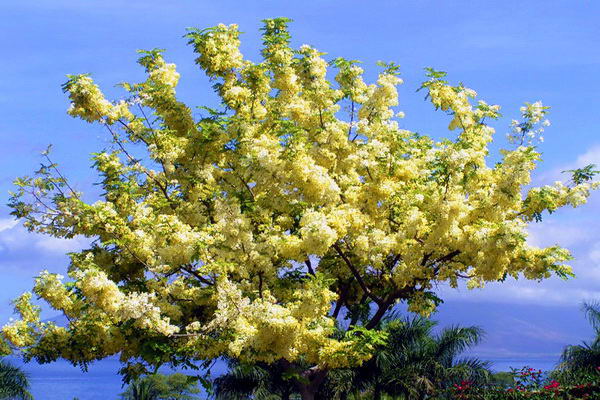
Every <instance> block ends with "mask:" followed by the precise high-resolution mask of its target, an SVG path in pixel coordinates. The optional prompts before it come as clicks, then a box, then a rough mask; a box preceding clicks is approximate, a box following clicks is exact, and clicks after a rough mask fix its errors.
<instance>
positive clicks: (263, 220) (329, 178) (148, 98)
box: [2, 18, 596, 396]
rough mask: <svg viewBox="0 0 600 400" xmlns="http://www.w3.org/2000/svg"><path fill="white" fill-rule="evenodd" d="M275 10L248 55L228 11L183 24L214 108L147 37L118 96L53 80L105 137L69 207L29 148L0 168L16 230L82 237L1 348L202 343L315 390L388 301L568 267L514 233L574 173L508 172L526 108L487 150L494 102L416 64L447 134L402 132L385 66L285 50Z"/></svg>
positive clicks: (370, 342) (528, 131) (174, 354)
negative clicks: (43, 316)
mask: <svg viewBox="0 0 600 400" xmlns="http://www.w3.org/2000/svg"><path fill="white" fill-rule="evenodd" d="M288 22H289V20H288V19H285V18H278V19H269V20H265V21H264V27H263V28H262V35H263V48H262V53H261V55H262V59H261V61H260V62H252V61H249V60H248V59H246V58H244V56H243V55H242V53H241V52H240V49H239V45H240V40H239V35H240V33H239V31H238V27H237V26H236V25H229V26H225V25H218V26H216V27H213V28H209V29H204V30H197V29H190V30H189V31H188V33H187V39H188V40H189V44H190V45H191V47H192V48H193V50H194V52H195V54H196V56H197V58H196V59H195V62H196V64H197V65H198V66H199V67H200V69H201V70H202V71H204V72H205V73H206V75H207V76H208V77H209V78H210V79H211V80H212V81H213V82H214V86H213V87H214V91H215V93H216V94H217V95H218V96H219V98H220V100H221V105H222V106H221V107H220V108H218V109H211V108H207V107H201V108H200V111H195V110H193V109H192V108H191V107H190V106H188V105H186V104H184V103H183V102H181V101H180V100H178V98H177V96H176V86H177V84H178V81H179V74H178V73H177V71H176V68H175V65H174V64H171V63H168V62H167V61H166V60H165V59H164V57H163V51H162V50H157V49H155V50H150V51H141V52H140V54H141V56H140V58H139V64H140V65H141V66H142V67H143V68H144V69H145V71H146V73H147V79H146V80H145V81H143V82H139V83H123V84H122V85H121V86H122V88H123V89H124V91H125V96H124V98H123V99H121V100H118V101H109V100H107V99H106V98H105V97H104V95H103V93H102V92H101V90H100V88H99V87H98V86H97V85H96V84H95V83H94V82H93V80H92V78H91V77H90V76H89V75H85V74H84V75H72V76H69V80H68V81H67V83H65V85H64V90H65V92H66V93H67V94H68V96H69V99H70V101H71V106H70V108H69V110H68V113H69V114H70V115H71V116H73V117H77V118H81V119H83V120H84V121H87V122H90V123H96V124H101V125H103V126H104V127H105V128H106V131H107V133H108V135H109V137H110V138H111V140H112V145H111V147H109V148H107V149H104V150H102V151H99V152H98V153H95V154H93V167H94V168H95V169H96V170H97V172H98V174H99V176H100V182H99V184H100V185H101V188H102V189H103V194H102V196H101V199H99V200H98V201H96V202H94V203H90V202H86V201H85V200H84V196H83V194H82V193H79V192H77V191H75V190H74V189H73V186H72V185H71V184H70V183H69V181H68V180H67V179H66V178H65V177H66V173H64V172H63V171H60V169H59V168H58V166H57V165H56V164H55V163H54V162H53V161H51V159H50V156H49V154H48V153H44V155H45V157H46V159H47V162H45V163H44V165H42V167H41V168H40V170H39V171H37V173H36V174H35V175H34V176H31V177H23V178H20V179H18V180H17V181H16V186H17V189H16V191H15V193H14V194H13V196H12V198H11V201H10V205H11V207H12V208H13V210H14V211H13V214H14V215H15V216H16V217H18V218H22V219H23V220H24V221H25V226H26V227H27V228H29V229H30V230H32V231H35V232H41V233H45V234H48V235H52V236H54V237H58V238H72V237H75V236H80V237H86V238H89V239H90V242H91V244H90V246H89V248H87V249H85V250H82V251H77V252H73V253H70V255H69V256H70V260H71V261H70V265H69V269H68V271H69V272H68V275H69V278H68V279H67V280H63V277H62V276H59V275H57V274H54V273H50V272H47V271H44V272H42V273H41V274H40V275H39V276H38V277H37V278H36V280H35V286H34V288H33V293H35V295H37V296H38V297H40V298H42V299H43V300H45V301H46V302H47V303H49V305H50V306H51V307H53V308H54V309H56V310H59V311H61V312H62V313H64V314H65V315H66V316H67V317H68V320H69V323H68V325H67V326H58V325H56V324H54V323H51V322H41V321H40V318H39V315H40V309H39V307H38V306H36V305H33V303H32V302H31V299H32V296H33V294H32V293H25V294H23V295H22V296H21V297H20V298H19V299H17V300H16V301H15V306H16V310H17V312H18V313H19V314H20V318H19V319H18V320H16V321H14V322H13V323H11V324H9V325H6V326H5V327H4V328H3V331H2V332H3V337H4V338H5V339H6V340H7V341H8V342H10V343H11V344H12V345H13V346H17V347H19V348H21V349H23V350H24V352H25V353H24V354H25V355H26V356H27V357H29V358H35V359H37V360H39V361H41V362H49V361H52V360H55V359H57V358H59V357H62V358H65V359H67V360H71V361H72V362H74V363H78V364H81V365H84V366H85V365H86V364H87V363H89V362H91V361H93V360H97V359H101V358H104V357H107V356H110V355H114V354H120V357H121V360H122V361H123V363H125V366H124V368H123V373H125V374H126V375H135V374H137V373H141V372H144V371H146V369H147V367H149V366H155V365H159V364H162V363H174V364H179V363H185V364H188V363H193V362H194V361H196V360H209V359H214V358H215V357H218V356H221V355H227V356H230V357H233V358H236V359H239V360H242V361H246V362H250V363H253V362H264V363H273V362H284V363H285V364H286V365H288V366H289V368H290V370H294V366H295V365H300V364H302V365H310V366H311V367H310V368H309V369H308V370H306V371H303V372H302V374H303V377H304V378H303V380H299V382H311V384H312V382H314V383H315V385H318V382H319V381H320V378H318V377H319V376H322V372H323V371H326V370H327V369H330V368H338V367H344V366H349V365H357V364H360V363H361V362H363V361H364V360H367V359H368V358H369V357H370V356H371V354H372V352H373V349H374V346H376V345H377V344H378V343H380V342H381V340H382V339H383V338H382V337H381V335H380V334H379V333H378V331H377V330H374V329H372V328H374V327H375V326H376V325H377V324H378V323H379V322H380V321H381V319H382V317H383V316H384V315H385V314H386V312H388V311H389V310H390V309H391V308H392V307H393V305H394V304H396V303H397V302H399V301H406V302H408V304H409V307H410V309H411V310H412V311H416V312H421V313H423V314H428V313H430V312H431V311H432V310H433V309H434V308H435V306H436V305H437V304H438V303H439V301H440V299H439V298H438V297H437V296H436V292H435V289H436V287H437V286H438V285H439V284H448V285H450V286H451V287H457V285H458V283H459V280H461V279H466V280H468V283H467V285H468V286H469V287H470V288H473V287H481V286H483V285H484V284H485V282H493V281H499V280H500V281H503V280H504V279H506V278H507V277H514V278H518V277H520V276H522V277H525V278H527V279H536V280H537V279H544V278H548V277H550V276H552V275H553V274H554V275H558V276H561V277H568V276H570V275H571V270H570V268H569V267H568V266H567V265H565V262H567V261H568V260H569V259H570V255H569V252H568V251H567V250H566V249H563V248H561V247H559V246H552V247H547V248H538V247H535V246H533V245H531V244H530V243H528V242H527V230H526V228H527V226H528V224H529V223H531V222H533V221H538V220H540V219H541V217H542V213H543V212H545V211H548V212H554V211H555V210H557V209H558V208H560V207H563V206H566V205H571V206H579V205H581V204H583V203H585V201H586V199H587V197H588V195H589V192H590V190H591V189H592V188H595V187H596V183H592V182H591V178H592V177H593V175H594V173H593V172H594V169H593V167H591V168H589V172H590V173H589V174H588V173H587V172H586V171H587V170H586V171H582V170H578V174H577V182H572V183H568V184H563V183H560V182H557V183H555V184H553V185H548V186H543V187H531V188H530V187H529V186H528V185H530V183H531V173H532V171H533V170H534V169H535V167H536V165H537V162H538V161H539V159H540V152H539V151H538V149H537V147H536V145H537V143H538V141H539V140H540V139H541V132H542V130H543V126H544V125H547V122H546V120H545V115H546V113H547V107H545V106H543V105H542V104H541V103H540V102H535V103H531V104H526V105H525V106H524V107H523V108H522V109H521V114H522V117H523V119H522V120H521V121H513V123H512V133H511V134H509V139H510V140H509V144H508V145H507V148H506V149H505V150H502V152H501V153H502V154H501V157H500V161H499V162H497V163H495V164H493V165H490V154H489V151H488V146H489V144H490V142H491V141H492V136H493V134H494V129H493V128H492V127H491V126H489V125H488V124H487V123H486V122H487V121H489V120H494V119H497V118H499V117H500V114H499V106H496V105H490V104H488V103H486V102H484V101H482V100H476V93H475V91H473V90H472V89H469V88H467V87H465V86H463V85H462V84H458V85H452V84H450V83H449V82H448V81H447V80H446V79H447V78H446V74H445V73H443V72H440V71H435V70H433V69H428V70H427V80H426V81H425V82H424V83H423V85H422V86H421V91H422V93H424V94H425V95H426V98H427V99H428V100H429V101H430V102H431V104H432V106H433V108H434V109H435V110H438V111H440V112H443V113H445V114H447V116H448V119H449V126H448V129H449V131H450V133H449V134H448V138H447V139H443V140H436V139H434V138H433V137H430V136H425V135H420V134H417V133H415V132H412V131H410V130H408V129H406V128H405V127H404V124H403V123H402V119H401V118H402V116H403V114H402V113H401V112H398V111H397V110H396V109H395V107H396V106H397V105H398V93H397V85H399V84H400V83H401V82H402V80H401V79H400V78H399V68H398V66H397V65H396V64H394V63H379V65H380V67H381V68H382V70H381V72H380V73H379V76H378V78H377V81H376V82H375V83H366V82H365V81H364V80H363V69H362V68H361V67H360V66H359V65H358V63H357V62H356V61H350V60H345V59H342V58H337V59H333V60H331V61H330V62H329V63H328V62H327V61H326V60H325V59H324V58H323V57H324V54H325V53H322V52H319V51H318V50H317V49H315V48H313V47H311V46H308V45H302V46H301V47H299V48H297V49H293V48H292V47H291V45H290V40H291V37H290V34H289V32H288V29H287V25H288ZM330 78H333V79H330ZM343 316H347V317H348V319H349V320H350V322H351V323H350V324H348V328H347V330H346V331H345V332H340V331H339V329H340V328H339V327H338V324H337V321H338V319H339V318H341V317H343ZM344 329H345V328H344ZM303 385H304V386H306V387H308V388H307V389H306V390H308V391H311V390H313V389H310V387H309V386H310V385H309V384H306V385H305V384H304V383H303ZM307 385H308V386H307ZM303 395H305V393H304V392H303ZM306 396H308V395H306Z"/></svg>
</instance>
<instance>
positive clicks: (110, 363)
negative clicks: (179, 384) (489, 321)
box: [10, 358, 556, 400]
mask: <svg viewBox="0 0 600 400" xmlns="http://www.w3.org/2000/svg"><path fill="white" fill-rule="evenodd" d="M10 361H11V362H12V363H13V364H15V365H19V366H21V367H22V368H23V370H25V371H26V372H27V373H28V374H29V377H30V381H31V389H32V394H33V395H34V398H35V399H36V400H73V399H74V398H78V399H79V400H117V399H119V398H120V396H119V394H120V393H122V392H123V391H124V388H123V387H122V386H121V385H122V382H121V377H120V376H119V375H118V374H117V371H118V370H119V368H120V363H119V361H118V360H117V359H106V360H102V361H99V362H96V363H94V364H92V365H91V366H90V367H89V370H88V371H87V372H82V371H81V370H80V369H79V368H77V367H73V366H72V365H71V364H69V363H67V362H65V361H57V362H54V363H51V364H44V365H40V364H36V363H33V362H31V363H23V362H21V361H19V360H18V359H16V358H11V359H10ZM492 363H493V366H492V368H493V369H494V370H495V371H509V370H510V368H511V367H513V368H521V367H523V366H525V365H526V366H529V367H531V368H535V369H541V370H544V371H548V370H551V369H552V368H553V367H554V364H555V363H556V360H554V359H536V360H525V359H496V360H492ZM223 367H224V366H223V365H222V364H221V365H217V366H216V367H215V368H214V369H213V373H215V374H220V373H222V372H223ZM161 372H163V373H169V370H164V371H161ZM171 372H172V371H171ZM182 372H184V373H185V371H182ZM203 397H205V396H203Z"/></svg>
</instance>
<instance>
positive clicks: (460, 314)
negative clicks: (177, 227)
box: [0, 0, 600, 360]
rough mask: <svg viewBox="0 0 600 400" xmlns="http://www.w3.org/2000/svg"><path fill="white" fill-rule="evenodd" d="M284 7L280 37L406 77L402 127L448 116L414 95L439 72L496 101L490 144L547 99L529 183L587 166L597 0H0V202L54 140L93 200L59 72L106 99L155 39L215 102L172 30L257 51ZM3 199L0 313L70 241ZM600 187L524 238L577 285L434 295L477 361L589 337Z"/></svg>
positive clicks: (88, 134) (597, 118)
mask: <svg viewBox="0 0 600 400" xmlns="http://www.w3.org/2000/svg"><path fill="white" fill-rule="evenodd" d="M275 16H287V17H290V18H292V19H294V23H293V24H292V26H291V30H292V33H293V37H294V39H293V43H294V44H295V45H301V44H303V43H307V44H311V45H314V46H316V47H317V48H319V49H320V50H322V51H324V52H327V53H328V55H327V56H326V57H330V58H333V57H337V56H343V57H347V58H351V59H359V60H361V61H363V67H364V68H365V69H366V70H367V76H368V77H369V78H371V79H372V78H374V77H375V74H376V71H377V67H375V65H374V64H375V62H376V61H377V60H385V61H395V62H397V63H398V64H400V65H401V67H402V77H403V79H404V81H405V83H404V85H403V86H402V87H401V88H400V106H399V109H400V110H403V111H404V112H405V113H406V118H405V119H404V121H403V125H404V126H405V127H406V128H407V129H411V130H417V131H419V132H420V133H424V134H430V135H433V136H435V137H441V136H443V135H446V134H447V131H445V126H446V125H447V123H448V119H447V117H446V116H444V115H442V114H440V113H434V112H433V111H432V109H431V106H430V104H429V103H427V102H424V101H423V95H422V94H421V93H415V89H416V88H417V87H418V86H419V84H420V82H421V80H423V78H424V74H423V68H424V67H427V66H432V67H435V68H436V69H442V70H445V71H448V73H449V79H450V80H451V81H453V82H459V81H462V82H464V83H465V84H466V85H467V86H468V87H471V88H473V89H475V90H476V91H477V92H478V93H479V95H480V98H482V99H484V100H486V101H488V102H489V103H494V104H500V105H501V106H502V112H503V114H504V115H505V118H504V119H503V120H502V121H499V122H498V123H496V124H495V127H496V128H497V131H498V134H497V136H496V142H497V143H496V144H494V146H493V149H494V151H497V150H498V149H499V148H500V147H502V146H505V145H506V142H505V139H504V134H505V133H506V132H507V131H508V130H509V127H508V125H509V122H510V119H511V118H516V117H518V108H519V106H520V105H521V104H522V103H523V102H525V101H529V102H532V101H536V100H540V99H541V100H542V101H543V102H544V104H546V105H549V106H551V107H552V109H551V114H550V120H551V121H552V126H551V127H549V128H548V129H547V131H546V134H545V137H546V142H545V143H544V144H543V145H542V147H541V150H542V151H543V158H544V162H543V163H542V165H541V166H540V169H539V171H538V173H537V175H536V176H535V182H536V183H549V182H552V181H554V180H556V179H560V178H561V173H560V171H562V170H565V169H569V168H573V167H577V166H582V165H585V164H588V163H594V162H595V163H597V164H599V165H600V135H599V131H600V112H598V111H597V109H598V104H599V102H598V100H597V99H598V93H600V74H599V72H600V68H599V67H600V51H599V50H600V49H599V45H598V42H597V41H598V38H599V37H600V3H598V2H593V1H577V2H574V1H552V2H548V1H541V0H534V1H526V2H524V1H512V0H506V1H502V2H497V1H462V0H429V1H427V0H419V1H417V0H414V1H408V0H405V1H400V0H397V1H381V0H372V1H355V0H320V1H313V0H305V1H302V2H297V1H282V0H279V1H274V0H273V1H270V0H263V1H258V0H248V1H241V0H239V1H228V0H220V1H177V0H172V1H168V2H165V1H157V0H144V1H137V0H130V1H114V0H103V1H84V0H77V1H76V0H71V1H65V0H35V1H33V0H18V1H17V0H5V1H3V2H2V5H0V48H2V49H3V61H2V62H1V63H0V116H1V118H0V160H2V161H1V162H2V168H0V203H1V204H5V203H6V200H7V198H8V196H7V195H6V193H7V192H8V190H10V188H11V186H12V185H11V182H12V180H13V179H14V178H15V177H16V176H20V175H23V174H28V173H30V172H32V171H33V170H34V169H35V168H36V167H37V166H38V164H39V162H40V161H41V159H40V157H39V153H40V151H41V150H43V149H44V148H45V147H46V146H47V144H49V143H53V144H54V159H55V161H57V162H59V163H60V164H61V168H62V169H63V170H64V171H65V172H66V173H67V175H68V176H69V178H70V179H71V181H72V182H74V183H75V184H76V186H77V187H78V188H80V189H81V190H84V191H86V192H88V193H90V194H89V195H88V198H90V199H93V197H94V194H93V193H94V189H93V186H92V183H93V182H94V181H95V176H94V175H93V174H92V173H91V171H90V170H89V166H90V161H89V153H91V152H93V151H97V150H98V149H101V148H103V147H105V146H107V145H108V138H107V137H106V136H105V134H104V132H103V131H102V129H101V128H100V127H97V126H91V125H87V124H85V123H83V122H82V121H80V120H74V119H71V118H70V117H68V116H67V115H66V113H65V110H66V108H67V106H68V102H67V100H66V98H65V96H64V95H63V94H62V92H61V89H60V85H61V84H62V83H64V81H65V80H66V77H65V75H66V74H70V73H88V72H89V73H91V74H92V75H93V77H94V78H95V80H96V81H97V82H98V83H99V84H100V85H101V86H102V88H103V89H104V90H105V92H106V93H108V94H109V95H110V96H111V97H113V98H118V97H119V96H120V95H122V93H121V92H120V91H119V89H118V88H116V87H115V84H116V83H118V82H121V81H136V80H141V79H142V72H143V71H142V70H141V68H140V67H139V66H137V65H136V64H135V60H136V58H137V54H136V52H135V50H136V49H150V48H155V47H159V48H165V49H167V52H166V58H167V59H168V61H170V62H175V63H176V64H177V65H178V70H179V72H180V73H181V74H182V79H181V82H180V87H179V88H178V93H179V95H180V97H181V98H182V99H183V100H185V101H187V102H188V104H190V105H192V106H196V105H205V104H215V97H214V96H213V94H212V92H211V89H210V83H209V82H208V81H207V79H206V78H205V77H204V76H203V74H202V73H201V72H200V71H199V69H198V68H197V67H196V66H195V65H194V64H193V54H192V51H191V49H190V48H189V47H188V46H186V44H185V42H186V41H185V39H183V38H182V36H183V34H184V33H185V28H186V27H190V26H195V27H200V28H203V27H208V26H212V25H215V24H217V23H220V22H223V23H237V24H239V26H240V29H241V30H242V31H243V32H245V33H244V35H243V36H242V42H243V45H242V50H243V52H244V53H245V54H246V55H247V56H248V57H249V58H251V59H255V60H256V59H257V54H258V49H259V45H260V37H259V34H258V29H259V27H260V20H261V19H263V18H268V17H275ZM8 213H9V210H8V208H7V207H5V206H3V205H0V269H1V271H2V280H0V320H1V321H0V322H3V321H6V320H7V319H8V318H9V317H10V314H11V306H10V304H9V301H10V299H12V298H14V297H16V296H17V295H19V294H20V293H21V292H22V291H24V290H27V289H29V288H30V287H31V285H32V278H33V276H35V275H36V273H37V272H38V271H40V270H42V269H48V270H51V271H55V272H63V271H64V270H65V265H66V262H65V257H64V253H65V252H66V251H69V250H72V249H77V248H79V247H81V246H83V245H85V241H83V240H78V239H75V240H72V241H60V240H56V239H52V238H48V237H43V236H39V235H34V234H29V233H27V232H26V231H25V230H24V229H23V228H22V227H21V226H20V224H18V223H17V222H15V221H13V220H12V218H11V217H10V216H9V214H8ZM598 222H600V193H596V195H595V196H593V199H592V201H591V202H590V204H588V205H587V206H585V207H582V208H580V209H576V210H562V211H561V212H560V213H558V214H556V215H552V216H550V217H547V218H545V220H544V222H543V223H541V224H538V225H535V226H533V227H532V229H531V236H530V240H531V241H532V242H534V243H536V244H540V245H549V244H555V243H559V244H561V245H563V246H566V247H568V248H570V249H571V250H572V251H573V254H574V256H575V257H576V260H575V261H574V262H573V266H574V267H575V272H576V273H577V278H575V279H572V280H570V281H568V282H563V281H560V280H556V279H551V280H548V281H545V282H542V283H537V282H525V281H523V282H508V283H505V284H503V285H490V286H489V287H487V288H485V289H483V290H479V291H471V292H468V291H467V290H466V289H461V290H459V291H450V290H447V289H444V288H440V291H441V293H442V294H443V297H444V298H445V299H446V303H445V304H444V305H442V307H441V309H440V313H439V314H438V316H437V317H438V318H439V319H440V320H441V321H442V322H443V323H458V322H460V323H463V324H479V325H482V326H483V327H484V328H487V330H488V338H487V340H486V342H485V343H484V344H482V345H481V346H480V347H479V349H478V352H479V354H481V355H482V356H485V357H489V358H495V359H499V358H503V357H504V358H511V357H512V358H516V357H518V356H521V357H525V358H528V357H529V358H531V359H536V358H538V359H541V358H546V359H552V360H554V359H556V356H557V354H558V353H559V352H560V350H561V348H562V347H563V346H564V345H565V344H567V343H575V342H578V341H580V340H583V339H586V338H588V337H589V335H590V334H591V330H590V329H589V327H588V326H587V324H586V322H585V320H584V318H583V316H582V315H581V313H580V312H579V308H578V307H579V305H580V303H581V302H582V301H583V300H590V299H600V236H599V233H600V225H599V224H598Z"/></svg>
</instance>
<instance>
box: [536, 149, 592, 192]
mask: <svg viewBox="0 0 600 400" xmlns="http://www.w3.org/2000/svg"><path fill="white" fill-rule="evenodd" d="M590 164H595V165H597V166H600V145H599V144H597V145H594V146H592V147H590V148H589V149H588V150H587V151H586V152H585V153H583V154H580V155H579V156H578V157H577V158H576V159H575V161H573V162H570V163H567V164H564V165H562V166H560V167H558V168H554V169H551V170H549V171H546V172H542V173H541V174H538V175H537V176H535V177H534V179H535V181H536V184H537V185H541V184H544V185H547V184H550V183H553V182H556V181H563V182H564V181H568V180H569V175H568V173H567V172H563V171H568V170H571V169H577V168H582V167H585V166H586V165H590Z"/></svg>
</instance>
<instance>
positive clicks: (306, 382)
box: [297, 368, 327, 400]
mask: <svg viewBox="0 0 600 400" xmlns="http://www.w3.org/2000/svg"><path fill="white" fill-rule="evenodd" d="M326 376H327V371H326V370H322V369H318V368H311V369H309V370H307V371H304V373H302V378H303V381H302V382H298V383H297V387H298V391H299V392H300V396H301V397H302V400H317V398H316V395H317V391H318V390H319V387H320V386H321V384H322V383H323V381H324V380H325V377H326Z"/></svg>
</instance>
